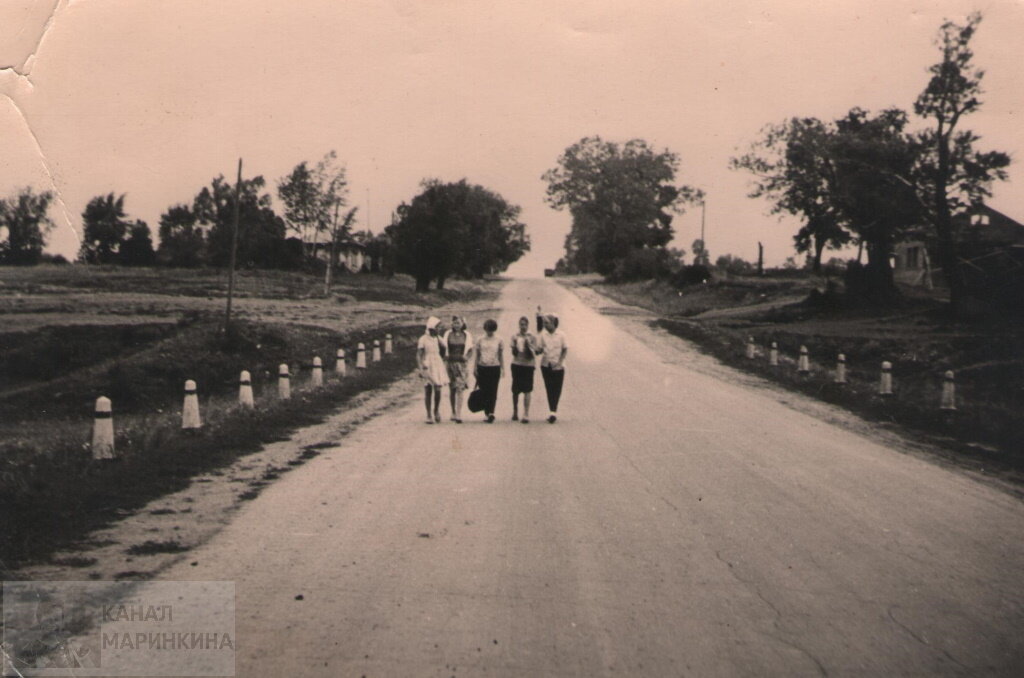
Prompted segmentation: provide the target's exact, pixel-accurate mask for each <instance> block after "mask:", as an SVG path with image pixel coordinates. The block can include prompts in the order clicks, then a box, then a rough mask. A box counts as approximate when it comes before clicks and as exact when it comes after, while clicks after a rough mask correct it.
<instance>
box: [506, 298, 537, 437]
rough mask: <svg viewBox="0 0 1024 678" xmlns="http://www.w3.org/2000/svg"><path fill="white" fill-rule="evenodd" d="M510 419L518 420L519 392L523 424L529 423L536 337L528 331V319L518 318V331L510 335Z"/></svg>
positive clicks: (535, 359) (534, 369) (535, 366)
mask: <svg viewBox="0 0 1024 678" xmlns="http://www.w3.org/2000/svg"><path fill="white" fill-rule="evenodd" d="M509 346H510V347H511V350H512V421H518V420H519V394H520V393H522V394H523V419H522V422H523V423H524V424H528V423H530V397H531V396H532V395H533V374H534V372H535V371H536V369H537V358H536V356H537V337H535V336H534V335H533V334H531V333H530V319H529V318H527V317H526V316H523V317H522V318H520V319H519V332H518V333H517V334H513V335H512V341H511V342H510V343H509Z"/></svg>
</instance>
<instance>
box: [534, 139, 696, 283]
mask: <svg viewBox="0 0 1024 678" xmlns="http://www.w3.org/2000/svg"><path fill="white" fill-rule="evenodd" d="M678 168H679V157H678V156H677V155H676V154H675V153H672V152H670V151H668V150H664V151H662V152H660V153H656V152H655V151H654V150H653V149H651V147H650V146H649V145H648V144H647V142H646V141H643V140H642V139H633V140H631V141H628V142H626V143H625V144H622V145H619V144H617V143H614V142H607V141H604V140H602V139H601V137H598V136H593V137H585V138H583V139H581V140H580V141H578V142H576V143H575V144H573V145H572V146H569V147H568V148H567V149H566V150H565V152H564V153H563V154H562V155H561V156H560V157H559V158H558V166H557V167H555V168H553V169H550V170H548V171H547V172H545V173H544V175H543V177H542V178H543V179H544V181H546V182H547V184H548V188H547V202H548V204H549V205H550V206H551V207H553V208H554V209H558V210H561V209H568V210H569V213H570V214H571V215H572V229H571V231H570V233H569V236H568V238H567V239H566V245H565V250H566V259H567V264H568V265H570V266H573V267H575V268H576V269H578V270H580V271H584V272H585V271H597V272H598V273H601V274H603V275H609V274H611V273H612V272H613V271H614V270H615V265H616V261H617V260H620V259H624V258H625V257H626V256H627V255H628V253H629V252H630V251H631V250H635V249H644V248H662V249H663V248H664V247H665V246H666V245H668V243H669V242H671V240H672V236H673V231H672V215H673V214H681V213H682V212H683V205H684V204H685V203H687V202H693V201H695V200H699V199H700V197H701V195H702V194H701V192H700V191H699V190H698V189H695V188H692V187H689V186H676V185H675V184H674V182H675V176H676V172H677V171H678Z"/></svg>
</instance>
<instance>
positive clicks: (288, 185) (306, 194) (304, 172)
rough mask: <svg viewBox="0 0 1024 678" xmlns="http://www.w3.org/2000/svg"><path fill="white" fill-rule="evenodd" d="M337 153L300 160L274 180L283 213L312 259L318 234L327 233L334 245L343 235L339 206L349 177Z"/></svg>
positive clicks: (331, 152) (346, 190) (344, 201)
mask: <svg viewBox="0 0 1024 678" xmlns="http://www.w3.org/2000/svg"><path fill="white" fill-rule="evenodd" d="M337 159H338V156H337V153H335V152H334V151H330V152H328V153H327V154H325V155H324V157H323V158H321V159H320V161H319V162H317V164H316V165H315V166H313V167H310V166H309V164H308V163H307V162H306V161H302V162H300V163H299V164H298V165H296V166H295V168H294V169H293V170H292V171H291V173H290V174H288V175H287V176H285V177H283V178H282V179H280V180H279V181H278V183H277V195H278V197H279V198H281V202H283V203H284V205H285V212H284V217H285V221H286V222H287V224H288V229H289V230H291V231H293V232H294V233H295V234H296V235H297V236H298V237H299V239H300V240H302V242H303V244H304V246H305V248H306V256H307V258H308V259H309V260H312V259H313V257H314V256H315V254H316V244H317V242H318V240H319V237H320V234H322V233H327V234H328V236H329V238H330V242H331V244H332V245H333V244H334V243H336V242H337V240H338V239H339V238H340V237H342V236H343V235H344V233H343V232H338V229H339V227H340V225H341V224H343V223H344V222H343V221H340V220H339V212H340V210H341V208H343V207H345V205H346V204H347V197H348V180H347V179H346V177H345V168H344V167H343V166H339V165H338V162H337Z"/></svg>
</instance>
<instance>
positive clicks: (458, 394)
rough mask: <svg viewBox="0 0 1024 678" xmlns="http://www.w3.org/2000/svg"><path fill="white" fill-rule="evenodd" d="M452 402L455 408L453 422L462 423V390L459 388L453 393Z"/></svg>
mask: <svg viewBox="0 0 1024 678" xmlns="http://www.w3.org/2000/svg"><path fill="white" fill-rule="evenodd" d="M454 401H455V406H454V412H455V420H456V421H462V389H461V388H460V389H458V390H457V391H455V397H454Z"/></svg>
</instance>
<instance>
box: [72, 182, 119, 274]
mask: <svg viewBox="0 0 1024 678" xmlns="http://www.w3.org/2000/svg"><path fill="white" fill-rule="evenodd" d="M124 199H125V195H124V194H123V193H122V194H121V195H120V196H117V195H115V194H114V193H108V194H106V195H98V196H96V197H95V198H93V199H92V200H90V201H89V203H88V204H87V205H86V206H85V210H84V211H83V212H82V230H83V235H82V244H81V247H80V248H79V250H78V258H79V260H81V261H83V262H85V263H87V264H113V263H117V261H118V257H119V252H120V251H121V245H122V243H123V242H124V239H125V236H126V235H127V234H128V229H129V228H130V227H131V222H129V221H128V218H127V214H125V211H124Z"/></svg>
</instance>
